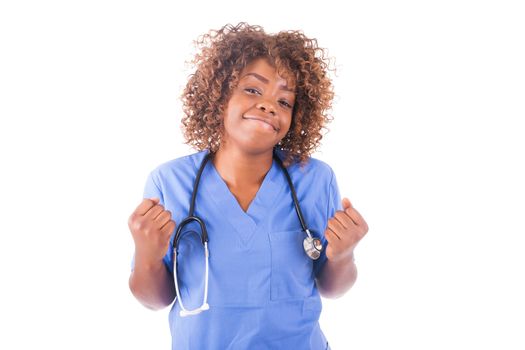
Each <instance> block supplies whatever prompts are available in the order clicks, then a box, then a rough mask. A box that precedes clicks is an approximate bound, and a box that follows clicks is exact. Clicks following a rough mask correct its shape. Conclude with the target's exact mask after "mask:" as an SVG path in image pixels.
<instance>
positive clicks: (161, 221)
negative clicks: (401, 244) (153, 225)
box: [155, 210, 171, 227]
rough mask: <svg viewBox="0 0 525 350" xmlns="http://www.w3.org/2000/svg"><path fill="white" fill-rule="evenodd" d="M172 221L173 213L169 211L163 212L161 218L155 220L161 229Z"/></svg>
mask: <svg viewBox="0 0 525 350" xmlns="http://www.w3.org/2000/svg"><path fill="white" fill-rule="evenodd" d="M170 220H171V212H170V211H169V210H164V211H162V212H161V213H160V214H159V216H157V218H156V219H155V222H157V224H158V225H160V226H161V227H162V226H164V224H165V223H167V222H168V221H170Z"/></svg>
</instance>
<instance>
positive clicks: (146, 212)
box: [128, 198, 176, 264]
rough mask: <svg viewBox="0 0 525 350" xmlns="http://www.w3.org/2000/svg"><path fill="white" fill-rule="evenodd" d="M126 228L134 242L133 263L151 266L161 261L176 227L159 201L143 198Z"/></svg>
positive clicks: (169, 214)
mask: <svg viewBox="0 0 525 350" xmlns="http://www.w3.org/2000/svg"><path fill="white" fill-rule="evenodd" d="M128 226H129V229H130V231H131V235H132V236H133V240H134V241H135V261H136V260H138V259H139V260H140V261H142V262H146V263H151V264H153V263H157V262H159V261H162V259H163V258H164V256H165V255H166V253H167V251H168V247H169V242H170V236H171V233H172V232H173V230H174V229H175V226H176V225H175V221H173V220H171V213H170V212H169V211H168V210H164V207H163V206H162V205H160V204H159V199H158V198H151V199H148V198H145V199H144V200H143V201H142V203H140V204H139V206H138V207H137V209H135V211H134V212H133V213H132V214H131V216H130V217H129V219H128Z"/></svg>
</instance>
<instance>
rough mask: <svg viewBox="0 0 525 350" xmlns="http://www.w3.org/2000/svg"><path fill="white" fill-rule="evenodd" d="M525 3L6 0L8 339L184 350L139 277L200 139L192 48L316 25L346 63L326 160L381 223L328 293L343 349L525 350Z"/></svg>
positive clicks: (2, 342) (2, 96)
mask: <svg viewBox="0 0 525 350" xmlns="http://www.w3.org/2000/svg"><path fill="white" fill-rule="evenodd" d="M524 18H525V12H524V11H523V10H522V8H520V7H519V1H461V0H459V1H458V0H456V1H433V2H430V1H406V0H405V1H362V2H343V1H328V0H325V1H304V0H302V1H297V2H287V1H281V0H280V1H264V2H226V1H216V2H210V3H209V4H205V3H203V2H202V1H188V2H185V3H182V4H181V3H180V2H175V1H172V2H167V1H163V2H160V1H149V2H146V1H143V2H139V1H108V0H105V1H82V2H81V1H3V2H2V3H1V5H0V118H1V123H0V152H1V167H2V170H1V174H0V176H1V181H0V190H1V192H0V193H1V208H0V215H1V223H2V225H1V228H0V230H1V233H0V293H1V298H0V323H1V324H0V326H1V328H0V333H1V336H0V348H2V349H32V348H44V349H168V348H169V347H170V341H171V339H170V335H169V329H168V309H166V310H163V311H158V312H153V311H150V310H147V309H145V308H144V307H142V306H141V305H140V304H139V303H138V302H137V301H136V300H135V299H134V298H133V296H132V295H131V293H130V292H129V289H128V277H129V272H130V271H129V268H130V260H131V256H132V254H133V241H132V238H131V235H130V233H129V231H128V227H127V219H128V216H129V215H130V214H131V212H132V211H133V210H134V208H135V207H136V206H137V205H138V203H139V202H140V200H141V198H142V191H143V186H144V183H145V180H146V176H147V174H148V172H149V171H151V170H152V169H153V168H154V167H156V166H157V165H158V164H160V163H162V162H165V161H167V160H170V159H173V158H176V157H178V156H182V155H185V154H188V153H189V152H192V150H191V149H189V148H188V147H187V146H185V145H184V144H183V141H182V137H181V132H180V130H179V122H180V118H181V106H180V102H179V100H178V97H179V95H180V93H181V89H182V87H183V86H184V84H185V82H186V77H187V75H188V74H189V73H190V71H189V70H188V67H187V66H185V63H184V62H185V61H187V60H189V59H191V57H192V53H193V52H194V49H193V47H192V40H194V39H196V38H197V36H198V35H200V34H203V33H205V32H207V31H208V30H209V29H218V28H220V27H221V26H222V25H224V24H226V23H238V22H239V21H248V22H249V23H251V24H260V25H262V26H264V27H265V29H266V30H267V31H268V32H275V31H279V30H283V29H301V30H303V31H304V33H305V34H306V35H307V36H310V37H316V38H317V39H318V42H319V45H320V46H321V47H325V48H327V49H328V54H329V55H330V56H332V57H335V58H336V61H335V66H336V68H337V70H338V73H337V76H334V85H335V91H336V93H337V97H336V101H335V104H334V109H333V115H334V117H335V120H334V122H333V123H332V124H331V125H330V129H331V131H330V132H329V133H328V134H327V135H326V137H325V138H324V139H323V145H322V147H321V149H320V151H319V152H318V153H316V154H315V157H317V158H320V159H322V160H324V161H326V162H328V163H329V164H330V165H331V166H332V167H333V168H334V170H335V172H336V175H337V178H338V181H339V185H340V189H341V194H342V195H343V196H347V197H348V198H350V200H351V201H352V203H353V204H354V206H355V208H356V209H358V210H359V211H360V212H361V214H362V215H363V216H364V217H365V219H366V220H367V222H368V224H369V226H370V231H369V233H368V235H367V236H366V237H365V239H363V241H362V242H361V243H360V245H359V246H358V248H357V250H356V259H357V266H358V269H359V277H358V281H357V283H356V284H355V285H354V287H353V289H352V290H351V291H350V292H348V293H347V294H346V295H345V296H344V297H342V298H340V299H338V300H324V301H323V303H324V310H323V313H322V317H321V327H322V328H323V330H324V332H325V334H326V335H327V338H328V339H329V341H330V343H331V345H332V348H333V349H384V348H390V349H476V348H484V349H523V348H525V339H524V335H523V330H524V329H525V303H524V295H525V286H524V284H525V278H524V277H525V274H524V272H523V269H524V266H525V254H524V253H523V249H524V244H523V243H524V240H523V236H524V234H525V223H524V218H525V216H524V209H525V205H524V198H525V186H524V179H525V170H524V149H525V141H524V133H525V128H524V126H523V120H524V117H525V103H524V102H525V101H524V97H525V83H524V82H525V69H524V67H525V65H524V62H525V49H524V46H525V45H524V43H525V35H524V33H525V24H524V23H525V21H524V20H523V19H524Z"/></svg>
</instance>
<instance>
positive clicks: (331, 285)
mask: <svg viewBox="0 0 525 350" xmlns="http://www.w3.org/2000/svg"><path fill="white" fill-rule="evenodd" d="M356 279H357V267H356V266H355V263H354V256H353V254H352V255H351V256H348V257H346V258H344V259H341V260H339V261H333V260H327V261H326V263H325V264H324V266H323V269H322V271H321V272H320V274H319V276H318V278H317V279H316V282H317V288H318V289H319V293H320V294H321V295H322V296H323V297H325V298H330V299H335V298H339V297H341V296H343V295H344V294H345V293H346V292H347V291H348V290H349V289H350V288H352V286H353V285H354V283H355V281H356Z"/></svg>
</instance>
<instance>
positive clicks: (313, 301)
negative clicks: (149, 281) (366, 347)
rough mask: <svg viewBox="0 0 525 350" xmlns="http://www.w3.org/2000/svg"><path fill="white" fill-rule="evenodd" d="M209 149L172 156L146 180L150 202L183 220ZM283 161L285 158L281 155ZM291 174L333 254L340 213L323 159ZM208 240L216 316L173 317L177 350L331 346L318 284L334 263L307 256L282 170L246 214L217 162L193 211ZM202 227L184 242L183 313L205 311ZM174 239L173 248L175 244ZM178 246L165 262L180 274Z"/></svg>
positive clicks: (307, 214) (187, 232)
mask: <svg viewBox="0 0 525 350" xmlns="http://www.w3.org/2000/svg"><path fill="white" fill-rule="evenodd" d="M207 153H208V151H202V152H198V153H194V154H191V155H188V156H185V157H181V158H177V159H173V160H171V161H168V162H165V163H163V164H161V165H159V166H158V167H157V168H155V169H154V170H153V171H152V172H151V173H150V174H149V176H148V178H147V181H146V185H145V189H144V198H152V197H158V198H160V204H162V205H164V208H165V209H166V210H169V211H170V212H171V214H172V219H173V220H174V221H175V223H177V224H178V223H179V222H181V221H182V220H183V219H184V218H185V217H186V216H187V215H188V212H189V205H190V199H191V194H192V191H193V184H194V181H195V177H196V174H197V171H198V169H199V167H200V164H201V162H202V160H203V158H204V156H205V155H206V154H207ZM280 155H281V159H283V155H282V154H280ZM287 169H288V172H289V173H290V176H291V178H292V182H293V184H294V186H295V190H296V194H297V197H298V199H299V203H300V206H301V210H302V212H303V215H304V218H305V221H306V225H307V227H308V228H309V229H310V230H311V231H313V233H314V235H315V236H317V237H319V238H320V239H321V240H322V242H323V246H324V247H325V249H326V239H325V237H324V231H325V229H326V227H327V221H328V219H329V218H331V217H332V216H333V215H334V214H335V212H336V210H340V209H341V200H340V194H339V189H338V186H337V181H336V178H335V175H334V173H333V171H332V169H331V168H330V167H329V166H328V165H327V164H326V163H324V162H322V161H320V160H317V159H313V158H310V159H309V160H308V162H307V164H306V165H305V166H304V167H303V168H301V167H300V166H299V165H298V164H292V165H290V166H289V167H288V168H287ZM195 214H196V215H197V216H199V217H201V218H202V219H203V220H204V222H205V224H206V228H207V231H208V237H209V243H208V248H209V252H210V255H209V286H208V304H209V305H210V309H209V310H208V311H204V312H202V313H200V314H198V315H196V316H187V317H182V318H181V317H180V315H179V312H180V305H179V303H178V302H177V300H176V302H175V303H174V304H173V305H172V308H171V311H170V313H169V323H170V330H171V335H172V347H173V349H178V350H180V349H220V350H225V349H254V350H255V349H316V350H317V349H327V348H328V344H327V341H326V338H325V336H324V334H323V332H322V331H321V329H320V327H319V315H320V313H321V308H322V305H321V298H320V295H319V292H318V290H317V287H316V284H315V280H314V277H315V276H316V275H317V273H319V271H320V270H321V268H322V266H323V264H324V263H325V262H326V254H325V249H323V253H322V254H321V257H320V258H319V259H318V260H316V261H313V260H311V259H310V258H309V257H308V256H307V255H306V253H305V252H304V249H303V243H302V242H303V239H304V238H305V234H304V233H303V232H302V229H301V225H300V222H299V219H298V217H297V214H296V212H295V208H294V205H293V200H292V195H291V191H290V189H289V187H288V183H287V181H286V178H285V175H284V173H283V171H282V169H281V168H280V167H279V165H278V164H277V163H276V162H275V160H274V161H273V164H272V167H271V168H270V170H269V172H268V173H267V174H266V176H265V178H264V181H263V183H262V185H261V187H260V189H259V191H258V192H257V194H256V196H255V198H254V199H253V201H252V203H251V204H250V206H249V208H248V210H247V212H244V211H243V210H242V208H241V207H240V205H239V203H238V202H237V200H236V198H235V197H234V196H233V194H232V193H231V192H230V190H229V189H228V186H227V185H226V183H225V182H224V180H222V178H221V177H220V175H219V173H218V172H217V170H216V169H215V166H214V165H213V163H212V162H211V161H210V162H208V164H207V165H206V168H205V169H204V171H203V173H202V177H201V181H200V185H199V190H198V194H197V198H196V204H195ZM197 232H198V225H196V224H190V225H188V226H186V228H185V229H184V232H183V233H182V235H181V240H180V242H179V249H178V250H179V252H178V257H177V266H178V270H177V276H178V281H179V288H180V293H181V296H182V301H183V303H184V306H185V308H186V309H188V310H192V309H194V308H197V307H199V306H200V305H201V304H202V300H203V295H204V276H205V273H204V271H205V265H204V261H205V260H204V250H203V246H202V243H201V241H200V236H199V235H198V233H197ZM173 238H174V234H172V237H171V242H173ZM172 259H173V249H172V247H171V244H170V248H169V250H168V253H167V254H166V256H165V257H164V263H165V264H166V267H167V268H168V269H169V271H171V272H173V261H172Z"/></svg>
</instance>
